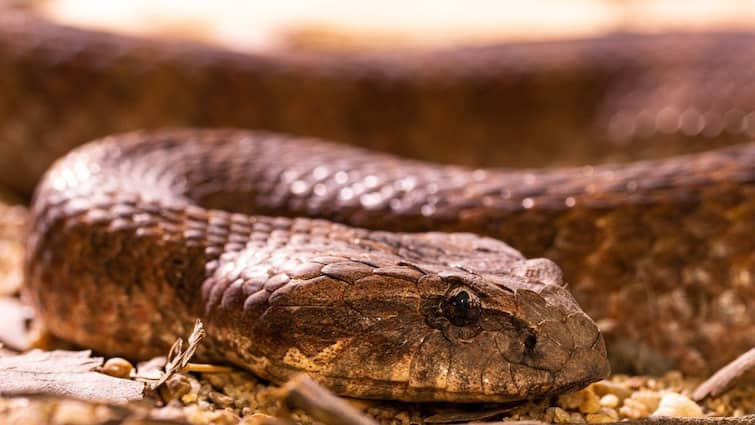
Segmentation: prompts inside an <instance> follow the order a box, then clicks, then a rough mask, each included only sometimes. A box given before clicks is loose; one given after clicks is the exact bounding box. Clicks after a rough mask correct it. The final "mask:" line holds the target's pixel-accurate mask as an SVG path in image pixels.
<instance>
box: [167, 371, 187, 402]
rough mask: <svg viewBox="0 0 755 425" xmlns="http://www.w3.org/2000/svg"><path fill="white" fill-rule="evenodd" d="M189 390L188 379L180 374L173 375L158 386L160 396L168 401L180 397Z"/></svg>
mask: <svg viewBox="0 0 755 425" xmlns="http://www.w3.org/2000/svg"><path fill="white" fill-rule="evenodd" d="M189 391H191V383H189V379H188V378H187V377H186V376H184V375H181V374H177V375H173V376H171V377H170V378H168V380H167V381H165V384H163V385H161V386H160V389H159V392H160V397H162V399H163V400H164V401H165V402H166V403H168V402H170V401H172V400H176V399H179V398H182V397H183V396H184V395H186V394H188V393H189Z"/></svg>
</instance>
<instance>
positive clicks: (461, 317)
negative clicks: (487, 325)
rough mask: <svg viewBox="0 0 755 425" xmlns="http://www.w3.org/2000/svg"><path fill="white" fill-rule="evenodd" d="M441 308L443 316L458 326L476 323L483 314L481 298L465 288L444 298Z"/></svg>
mask: <svg viewBox="0 0 755 425" xmlns="http://www.w3.org/2000/svg"><path fill="white" fill-rule="evenodd" d="M440 308H441V311H442V312H443V316H445V317H446V319H448V321H449V322H451V323H453V324H454V325H456V326H467V325H471V324H473V323H476V322H477V321H478V320H479V319H480V315H481V314H482V308H481V307H480V299H479V298H477V296H476V295H474V294H472V293H469V292H467V291H465V290H463V289H462V290H460V291H458V292H456V293H454V294H453V295H451V296H449V297H448V298H446V299H445V300H443V303H442V304H441V306H440Z"/></svg>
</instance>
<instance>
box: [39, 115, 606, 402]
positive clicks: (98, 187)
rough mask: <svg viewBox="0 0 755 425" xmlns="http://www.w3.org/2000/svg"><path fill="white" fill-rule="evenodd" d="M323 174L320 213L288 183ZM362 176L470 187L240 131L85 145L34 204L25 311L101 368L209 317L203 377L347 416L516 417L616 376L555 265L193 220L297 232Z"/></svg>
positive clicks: (335, 149)
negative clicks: (392, 407)
mask: <svg viewBox="0 0 755 425" xmlns="http://www.w3.org/2000/svg"><path fill="white" fill-rule="evenodd" d="M275 158H286V161H291V164H290V165H293V166H285V165H284V166H283V167H282V168H281V167H277V166H270V165H271V164H274V162H273V160H274V159H275ZM312 161H317V162H318V163H320V164H332V165H336V164H338V165H340V166H338V168H337V169H334V171H335V173H331V172H327V171H325V172H317V173H315V174H316V175H317V176H318V177H319V179H320V181H321V182H322V183H321V184H323V185H329V186H330V188H329V189H325V192H327V193H321V194H319V195H315V194H314V193H313V192H312V191H311V190H309V189H311V188H307V190H300V189H299V188H300V186H301V185H300V184H299V183H302V181H301V180H295V181H293V182H292V180H291V179H294V178H296V176H293V175H294V174H297V173H298V172H299V171H304V172H307V173H310V171H312V170H310V169H309V167H308V165H309V163H311V162H312ZM367 164H370V165H374V166H376V167H380V168H381V169H382V172H380V173H377V174H376V175H374V176H373V177H372V178H373V179H377V180H376V182H378V183H379V184H381V185H390V186H394V185H397V184H400V183H401V181H402V180H401V179H402V178H401V177H399V174H400V173H404V172H419V173H423V174H426V173H436V172H440V173H446V172H449V173H464V172H465V171H463V170H451V169H449V170H447V171H446V170H442V169H440V170H438V169H435V168H433V167H432V166H429V165H425V164H419V163H417V164H413V163H411V162H406V161H404V160H400V159H397V158H393V157H388V156H379V155H375V154H373V153H369V152H365V151H360V150H356V149H352V148H346V147H339V146H338V145H332V144H325V143H319V142H315V141H310V140H288V139H284V138H280V137H276V136H271V135H264V134H255V133H248V132H240V131H201V130H194V131H191V130H187V131H174V132H161V133H153V134H149V133H136V134H131V135H125V136H121V137H113V138H110V139H107V140H104V141H101V142H95V143H92V144H89V145H86V146H84V147H82V148H80V149H77V150H75V151H74V152H73V153H71V154H70V155H68V156H67V157H65V158H64V159H63V160H61V161H60V162H58V163H57V164H56V165H55V166H54V167H53V168H52V169H51V171H50V172H49V173H48V174H47V175H46V177H45V179H44V181H43V182H42V183H41V185H40V187H39V190H38V191H37V194H36V200H35V202H34V205H33V223H32V233H31V238H30V240H29V251H28V252H29V257H28V267H27V292H28V293H29V295H31V298H32V299H33V302H34V305H35V306H36V308H37V311H38V312H39V313H40V315H41V317H42V319H43V320H44V321H45V323H47V325H48V326H49V328H50V330H51V331H52V332H53V333H55V334H57V335H59V336H61V337H63V338H66V339H68V340H71V341H74V342H76V343H78V344H81V345H83V346H87V347H91V348H94V349H96V350H98V351H101V352H105V353H111V354H121V355H126V356H129V357H133V358H142V357H146V356H154V355H159V354H160V353H162V352H165V350H167V349H168V348H169V347H170V345H171V342H172V341H174V340H175V338H177V337H179V336H180V335H182V334H184V333H186V332H187V331H188V330H189V328H190V326H191V323H192V321H193V320H194V318H195V317H199V318H201V319H202V320H203V321H204V322H205V324H206V326H207V332H208V335H209V337H208V339H207V340H205V341H204V342H203V344H202V350H203V351H204V353H203V354H204V355H205V356H206V357H208V358H212V359H215V360H226V361H231V362H233V363H235V364H237V365H240V366H242V367H245V368H247V369H250V370H251V371H253V372H255V373H256V374H257V375H259V376H261V377H263V378H266V379H269V380H271V381H273V382H277V383H283V382H285V381H286V380H288V379H290V378H291V377H292V376H293V375H295V374H296V373H300V372H307V373H309V374H310V375H312V376H313V377H314V378H316V379H318V380H319V381H320V382H322V383H323V384H325V385H327V386H328V387H329V388H331V389H332V390H334V391H336V392H338V393H339V394H343V395H348V396H351V397H360V398H381V399H385V398H387V399H397V400H407V401H438V400H442V401H457V402H481V401H511V400H521V399H528V398H534V397H540V396H543V395H546V394H551V393H555V392H561V391H565V390H567V389H573V388H577V387H580V386H584V385H586V384H587V383H589V382H592V381H595V380H598V379H601V378H603V377H605V376H606V375H607V374H608V370H609V367H608V360H607V358H606V353H605V346H604V344H603V339H602V337H601V335H600V333H599V331H598V328H597V326H596V325H595V323H593V322H592V320H590V318H589V317H588V316H587V315H586V314H585V313H583V312H582V311H581V310H580V308H579V307H578V306H577V304H576V302H575V301H574V299H573V298H572V296H571V295H570V294H569V292H568V291H567V290H566V288H565V287H564V285H563V282H562V279H561V272H560V271H559V270H558V267H557V266H556V265H555V264H553V263H552V262H550V261H548V260H545V259H536V260H526V259H525V258H524V257H523V256H522V255H521V254H519V252H517V251H515V250H514V249H512V248H510V247H509V246H507V245H505V244H504V243H502V242H499V241H496V240H493V239H489V238H481V237H478V236H475V235H472V234H465V233H450V234H448V233H414V234H408V233H394V232H385V231H369V230H364V229H359V228H352V227H347V226H344V225H340V224H335V223H332V222H328V221H322V220H313V219H310V218H292V219H291V218H283V217H277V218H276V217H270V216H260V215H245V214H241V213H236V214H232V213H230V212H227V211H224V210H217V209H209V210H207V209H204V208H201V207H199V206H198V204H205V205H218V204H223V205H228V206H234V207H235V208H233V209H234V210H236V211H239V210H241V209H245V207H251V206H252V205H254V206H255V207H256V208H257V210H258V211H259V212H272V211H271V210H272V209H275V213H276V215H277V214H280V213H287V212H288V213H292V214H296V213H299V211H298V209H297V207H296V205H304V204H306V203H308V202H316V201H320V200H326V199H328V198H334V197H337V196H339V195H338V193H339V192H340V193H343V192H344V191H345V190H347V189H348V188H350V187H352V185H353V184H354V183H355V181H352V180H349V179H347V180H346V181H342V178H341V176H342V175H343V174H342V173H349V172H353V173H362V172H364V171H366V170H367V169H369V167H370V165H367ZM287 165H289V164H287ZM391 171H393V172H391ZM467 173H468V171H467ZM320 174H322V175H320ZM300 177H301V176H300ZM371 180H372V179H370V181H371ZM291 182H292V184H291V185H290V187H289V184H288V183H291ZM421 183H424V182H421ZM392 198H393V199H401V198H400V196H398V194H397V196H393V197H392ZM333 201H335V202H338V201H336V200H335V199H331V200H330V202H333ZM344 206H346V205H344ZM348 211H349V210H348V209H344V210H343V212H348ZM351 213H352V214H354V217H356V216H358V215H359V213H358V212H357V211H352V212H351ZM321 215H327V214H325V213H323V214H321ZM347 221H348V220H347ZM389 227H390V226H389ZM394 227H395V226H394ZM454 300H456V301H454ZM467 302H468V303H469V306H468V307H467V306H459V305H458V304H459V303H467Z"/></svg>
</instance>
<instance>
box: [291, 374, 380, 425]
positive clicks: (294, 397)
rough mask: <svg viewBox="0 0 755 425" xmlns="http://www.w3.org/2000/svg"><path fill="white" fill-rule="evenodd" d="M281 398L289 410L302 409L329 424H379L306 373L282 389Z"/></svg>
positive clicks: (296, 377) (312, 416) (313, 417)
mask: <svg viewBox="0 0 755 425" xmlns="http://www.w3.org/2000/svg"><path fill="white" fill-rule="evenodd" d="M281 392H282V394H281V400H282V402H283V405H284V406H285V408H286V409H288V410H297V409H298V410H301V411H303V412H304V413H306V414H307V415H309V416H310V417H311V418H312V419H314V420H316V421H320V422H322V423H324V424H327V425H377V422H375V421H374V420H372V419H370V418H369V417H367V416H366V415H364V414H363V413H362V412H360V411H358V410H357V409H355V408H354V407H352V406H351V405H349V403H347V402H346V401H344V400H342V399H341V398H339V397H338V396H337V395H335V394H333V393H332V392H330V391H328V390H327V389H325V388H324V387H323V386H321V385H320V384H318V383H317V382H315V381H314V380H312V378H310V377H309V376H307V375H306V374H301V375H297V376H295V377H294V378H293V379H291V380H290V381H288V383H287V384H286V385H284V386H283V388H282V389H281Z"/></svg>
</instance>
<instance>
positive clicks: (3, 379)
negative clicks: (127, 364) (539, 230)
mask: <svg viewBox="0 0 755 425" xmlns="http://www.w3.org/2000/svg"><path fill="white" fill-rule="evenodd" d="M90 355H91V352H89V351H62V350H56V351H41V350H32V351H30V352H28V353H25V354H21V355H18V356H8V357H0V394H2V395H6V396H7V395H40V394H47V395H56V396H63V397H72V398H77V399H81V400H88V401H98V402H108V403H124V402H127V401H131V400H139V399H141V398H142V397H143V394H144V384H143V383H141V382H136V381H131V380H128V379H120V378H113V377H112V376H108V375H105V374H102V373H99V372H94V369H95V368H97V367H99V366H101V365H102V363H103V359H102V358H101V357H90Z"/></svg>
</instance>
